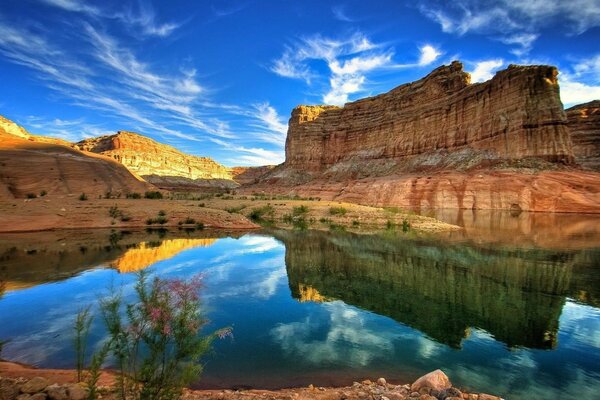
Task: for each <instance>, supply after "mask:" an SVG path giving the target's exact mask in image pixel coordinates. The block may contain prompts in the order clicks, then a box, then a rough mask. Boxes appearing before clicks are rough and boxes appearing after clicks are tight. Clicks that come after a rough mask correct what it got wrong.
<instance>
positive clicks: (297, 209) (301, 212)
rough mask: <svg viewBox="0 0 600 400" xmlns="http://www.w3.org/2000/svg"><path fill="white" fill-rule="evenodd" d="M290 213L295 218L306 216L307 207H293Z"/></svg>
mask: <svg viewBox="0 0 600 400" xmlns="http://www.w3.org/2000/svg"><path fill="white" fill-rule="evenodd" d="M292 213H293V214H294V215H295V216H301V215H306V214H308V207H307V206H305V205H304V204H303V205H301V206H298V207H294V208H293V209H292Z"/></svg>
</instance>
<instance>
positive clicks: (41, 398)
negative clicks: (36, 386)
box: [29, 393, 48, 400]
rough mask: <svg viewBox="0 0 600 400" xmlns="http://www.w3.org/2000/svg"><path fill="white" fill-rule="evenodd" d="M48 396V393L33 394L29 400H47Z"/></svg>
mask: <svg viewBox="0 0 600 400" xmlns="http://www.w3.org/2000/svg"><path fill="white" fill-rule="evenodd" d="M47 397H48V396H47V395H46V393H36V394H32V395H31V396H30V398H29V400H46V398H47Z"/></svg>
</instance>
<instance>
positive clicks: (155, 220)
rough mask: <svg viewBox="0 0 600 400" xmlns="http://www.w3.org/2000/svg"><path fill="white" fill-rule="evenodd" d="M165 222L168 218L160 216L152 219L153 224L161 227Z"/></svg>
mask: <svg viewBox="0 0 600 400" xmlns="http://www.w3.org/2000/svg"><path fill="white" fill-rule="evenodd" d="M167 221H169V219H168V218H165V217H164V216H162V215H161V216H159V217H157V218H154V222H155V223H157V224H161V225H164V224H166V223H167Z"/></svg>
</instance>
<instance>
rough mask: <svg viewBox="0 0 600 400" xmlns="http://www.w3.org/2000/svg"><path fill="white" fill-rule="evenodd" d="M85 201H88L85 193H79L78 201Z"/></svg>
mask: <svg viewBox="0 0 600 400" xmlns="http://www.w3.org/2000/svg"><path fill="white" fill-rule="evenodd" d="M87 199H88V197H87V194H85V193H81V194H80V195H79V200H81V201H86V200H87Z"/></svg>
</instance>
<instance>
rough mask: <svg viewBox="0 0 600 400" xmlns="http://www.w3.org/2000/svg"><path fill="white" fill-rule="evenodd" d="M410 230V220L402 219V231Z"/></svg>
mask: <svg viewBox="0 0 600 400" xmlns="http://www.w3.org/2000/svg"><path fill="white" fill-rule="evenodd" d="M409 230H410V222H408V220H406V219H403V220H402V232H408V231H409Z"/></svg>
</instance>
